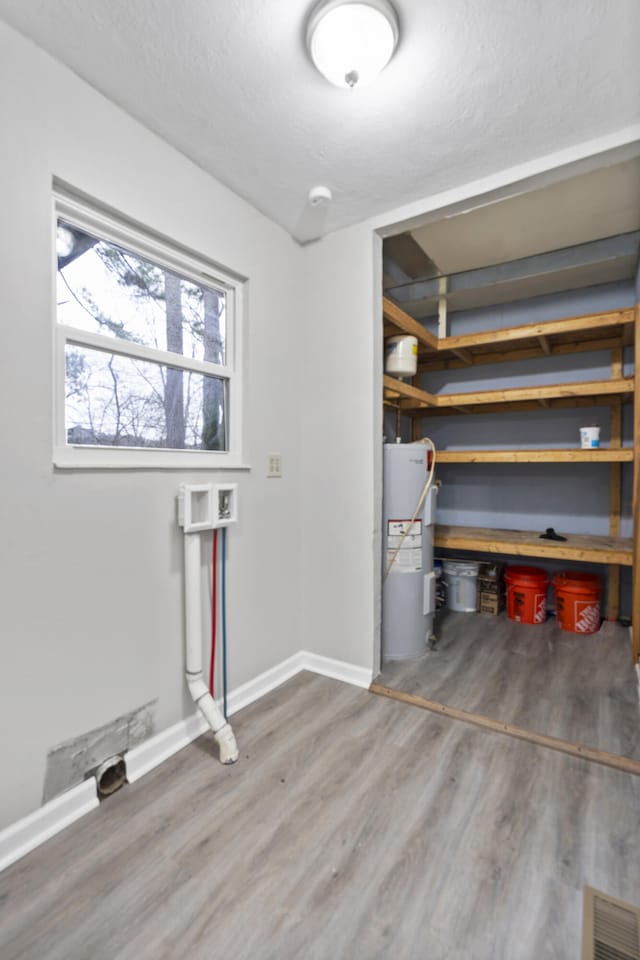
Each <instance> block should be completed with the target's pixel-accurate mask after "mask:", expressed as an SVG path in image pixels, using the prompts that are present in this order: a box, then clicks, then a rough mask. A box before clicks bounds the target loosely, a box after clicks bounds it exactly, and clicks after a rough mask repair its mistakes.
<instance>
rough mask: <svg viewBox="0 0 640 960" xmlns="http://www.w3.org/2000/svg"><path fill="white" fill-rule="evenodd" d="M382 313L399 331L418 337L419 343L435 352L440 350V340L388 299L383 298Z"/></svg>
mask: <svg viewBox="0 0 640 960" xmlns="http://www.w3.org/2000/svg"><path fill="white" fill-rule="evenodd" d="M382 312H383V316H384V318H385V320H388V321H389V323H392V324H393V325H394V326H395V327H397V328H398V330H401V331H402V332H403V333H409V334H411V336H413V337H416V338H417V340H418V343H422V344H423V345H424V346H425V347H429V348H430V349H431V350H434V351H435V350H437V349H438V338H437V337H434V335H433V334H432V333H429V331H428V330H425V328H424V327H423V326H422V324H421V323H418V321H417V320H414V319H413V317H410V316H409V314H408V313H405V312H404V310H401V309H400V307H398V306H396V304H395V303H393V301H392V300H389V298H388V297H383V298H382Z"/></svg>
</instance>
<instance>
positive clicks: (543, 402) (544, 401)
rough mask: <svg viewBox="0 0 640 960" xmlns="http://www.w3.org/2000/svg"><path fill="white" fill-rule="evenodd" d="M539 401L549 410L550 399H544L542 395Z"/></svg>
mask: <svg viewBox="0 0 640 960" xmlns="http://www.w3.org/2000/svg"><path fill="white" fill-rule="evenodd" d="M538 403H539V404H540V406H541V407H544V408H545V410H548V409H549V401H548V400H544V399H542V397H541V398H540V399H539V400H538Z"/></svg>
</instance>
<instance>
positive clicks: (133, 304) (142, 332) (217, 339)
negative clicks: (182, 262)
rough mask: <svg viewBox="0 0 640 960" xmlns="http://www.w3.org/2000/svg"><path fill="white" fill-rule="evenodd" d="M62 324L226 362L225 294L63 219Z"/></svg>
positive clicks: (60, 237) (59, 300)
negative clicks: (92, 234)
mask: <svg viewBox="0 0 640 960" xmlns="http://www.w3.org/2000/svg"><path fill="white" fill-rule="evenodd" d="M57 254H58V277H57V281H58V289H57V304H58V321H59V323H64V324H67V325H68V326H70V327H76V328H77V329H78V330H89V331H90V332H92V333H101V334H103V335H104V336H112V337H118V338H119V339H120V340H130V341H132V342H134V343H141V344H144V345H145V346H147V347H154V348H155V349H157V350H169V351H171V352H172V353H178V354H180V355H181V356H184V357H194V358H195V359H198V360H208V361H210V362H211V363H217V364H225V363H226V359H225V352H226V351H225V340H226V315H225V307H226V296H225V292H224V290H217V289H214V288H213V287H207V286H203V285H202V284H198V283H195V282H194V281H192V280H187V279H185V278H183V277H180V276H178V275H177V274H175V273H172V272H171V271H169V270H166V269H164V267H159V266H157V265H156V264H154V263H152V262H151V261H150V260H145V259H144V258H143V257H141V256H140V255H138V254H134V253H131V252H130V251H129V250H126V249H125V248H124V247H120V246H117V245H116V244H114V243H109V242H107V241H106V240H100V239H99V238H97V237H92V236H91V235H90V234H88V233H85V232H84V231H83V230H81V229H80V228H79V227H76V226H73V225H72V224H69V223H65V221H64V220H58V234H57Z"/></svg>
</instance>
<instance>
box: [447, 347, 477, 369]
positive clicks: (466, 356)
mask: <svg viewBox="0 0 640 960" xmlns="http://www.w3.org/2000/svg"><path fill="white" fill-rule="evenodd" d="M451 352H452V353H453V354H455V355H456V357H457V358H458V360H462V362H463V364H464V365H465V367H471V366H473V355H472V354H471V353H469V351H468V350H452V351H451Z"/></svg>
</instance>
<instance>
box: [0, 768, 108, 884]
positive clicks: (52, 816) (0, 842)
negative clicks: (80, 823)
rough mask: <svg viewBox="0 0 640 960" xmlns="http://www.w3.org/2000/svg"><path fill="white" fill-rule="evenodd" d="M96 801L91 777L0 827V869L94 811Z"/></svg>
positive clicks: (98, 802) (95, 792)
mask: <svg viewBox="0 0 640 960" xmlns="http://www.w3.org/2000/svg"><path fill="white" fill-rule="evenodd" d="M99 804H100V801H99V800H98V794H97V790H96V781H95V778H94V777H91V778H90V779H89V780H85V781H84V782H83V783H79V784H78V786H77V787H72V788H71V790H66V791H65V792H64V793H62V794H60V796H59V797H55V798H54V799H53V800H49V802H48V803H45V804H43V805H42V806H41V807H39V808H38V809H37V810H34V811H33V813H30V814H28V815H27V816H26V817H23V818H22V819H21V820H18V821H16V823H12V824H11V825H10V826H8V827H6V828H5V829H4V830H0V870H4V869H5V867H8V866H9V865H10V864H12V863H15V861H16V860H19V859H20V857H24V855H25V854H27V853H29V852H30V851H31V850H33V849H34V848H35V847H38V846H40V844H41V843H44V842H45V840H48V839H49V838H50V837H53V836H54V835H55V834H56V833H59V832H60V831H61V830H64V828H65V827H68V826H69V824H71V823H73V822H74V820H78V819H79V818H80V817H83V816H84V815H85V813H89V811H90V810H95V808H96V807H97V806H99Z"/></svg>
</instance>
